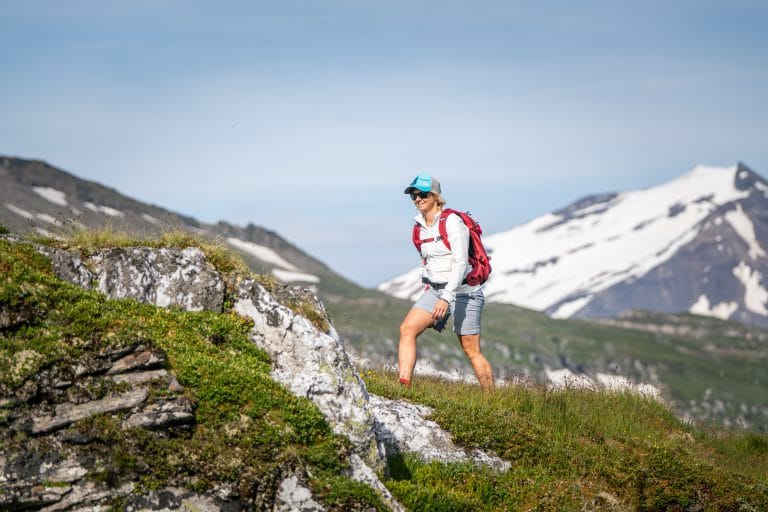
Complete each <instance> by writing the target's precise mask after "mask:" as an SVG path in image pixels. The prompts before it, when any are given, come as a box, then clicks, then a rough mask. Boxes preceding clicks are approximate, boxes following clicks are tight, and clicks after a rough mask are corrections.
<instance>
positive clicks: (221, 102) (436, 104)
mask: <svg viewBox="0 0 768 512" xmlns="http://www.w3.org/2000/svg"><path fill="white" fill-rule="evenodd" d="M767 26H768V3H766V2H763V1H739V0H735V1H707V0H701V1H669V0H668V1H664V2H661V1H645V2H620V1H590V0H587V1H584V2H566V1H552V2H546V1H512V0H509V1H493V2H489V1H474V2H455V1H441V2H423V1H407V2H406V1H383V0H381V1H379V0H376V1H365V0H354V1H353V0H349V1H323V0H315V1H291V0H287V1H274V2H258V1H228V0H224V1H216V2H213V1H209V2H201V1H186V2H182V1H176V0H152V1H144V0H134V1H114V0H102V1H84V0H70V1H67V0H59V1H55V0H50V1H37V0H25V1H7V0H0V62H2V72H1V73H0V112H1V114H0V154H4V155H14V156H21V157H25V158H37V159H43V160H46V161H48V162H49V163H51V164H52V165H55V166H57V167H60V168H63V169H65V170H67V171H70V172H72V173H74V174H76V175H78V176H80V177H83V178H86V179H91V180H95V181H99V182H101V183H104V184H106V185H108V186H110V187H113V188H116V189H118V190H119V191H121V192H123V193H125V194H127V195H129V196H131V197H134V198H137V199H140V200H143V201H147V202H151V203H155V204H158V205H161V206H164V207H166V208H169V209H171V210H174V211H177V212H180V213H184V214H188V215H192V216H194V217H196V218H198V219H199V220H202V221H205V222H216V221H218V220H220V219H225V220H228V221H231V222H235V223H238V224H245V223H248V222H253V223H255V224H258V225H262V226H265V227H267V228H269V229H272V230H275V231H277V232H278V233H280V234H281V235H283V236H284V237H286V238H287V239H288V240H290V241H292V242H293V243H295V244H297V245H298V246H300V247H301V248H303V249H304V250H306V251H308V252H309V253H310V254H312V255H313V256H315V257H317V258H319V259H320V260H322V261H324V262H325V263H327V264H328V265H330V266H331V268H333V269H334V270H336V271H337V272H339V273H341V274H342V275H345V276H346V277H349V278H351V279H353V280H354V281H356V282H358V283H361V284H364V285H368V286H372V285H375V284H376V283H378V282H379V281H381V280H384V279H386V278H389V277H392V276H394V275H396V274H398V273H400V272H403V271H405V270H407V269H409V268H411V267H412V266H414V265H416V264H417V263H418V261H417V258H416V255H415V251H414V250H413V248H412V246H411V245H410V225H411V221H410V219H411V217H412V215H413V214H414V213H415V212H414V210H413V207H412V205H411V204H410V203H409V202H408V201H407V200H406V199H405V196H404V195H403V194H402V189H403V188H404V187H405V185H406V184H407V183H408V182H409V181H410V180H411V179H412V177H413V176H414V175H415V174H417V173H419V172H431V173H433V174H434V175H435V176H436V177H438V178H439V179H440V180H441V182H442V183H443V191H444V195H445V197H446V198H447V199H448V204H449V206H452V207H454V208H461V209H464V210H469V211H471V212H472V213H473V215H474V216H475V217H476V218H477V219H478V220H479V221H480V222H481V224H482V225H483V227H484V228H485V231H486V233H495V232H499V231H503V230H507V229H510V228H512V227H513V226H515V225H517V224H520V223H523V222H525V221H527V220H530V219H532V218H534V217H536V216H538V215H541V214H543V213H546V212H548V211H551V210H554V209H557V208H560V207H563V206H566V205H567V204H569V203H571V202H572V201H574V200H576V199H578V198H580V197H582V196H584V195H588V194H592V193H600V192H611V191H622V190H631V189H636V188H644V187H648V186H652V185H656V184H658V183H661V182H664V181H667V180H669V179H673V178H675V177H677V176H678V175H680V174H683V173H684V172H687V171H688V170H690V169H691V168H692V167H693V166H694V165H696V164H699V163H703V164H708V165H731V164H734V163H736V162H737V161H743V162H745V163H747V164H748V165H750V166H751V167H752V168H753V169H754V170H756V171H757V172H759V173H761V174H763V175H764V176H765V175H768V93H766V91H768V30H766V29H765V27H767Z"/></svg>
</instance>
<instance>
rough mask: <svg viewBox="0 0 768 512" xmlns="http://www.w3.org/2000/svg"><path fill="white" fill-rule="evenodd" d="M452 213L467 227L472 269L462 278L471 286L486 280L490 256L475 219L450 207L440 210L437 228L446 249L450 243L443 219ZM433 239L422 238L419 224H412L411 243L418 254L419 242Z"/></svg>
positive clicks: (489, 271)
mask: <svg viewBox="0 0 768 512" xmlns="http://www.w3.org/2000/svg"><path fill="white" fill-rule="evenodd" d="M452 213H455V214H456V215H458V216H459V217H460V218H461V220H462V221H463V222H464V224H466V226H467V227H468V228H469V265H470V266H471V267H472V270H471V271H470V272H469V274H467V277H465V278H464V282H465V283H466V284H468V285H471V286H474V285H478V284H483V283H484V282H486V281H487V280H488V276H489V275H490V274H491V258H490V257H488V253H487V252H485V247H483V241H482V240H481V238H480V237H481V235H482V234H483V230H482V229H481V228H480V224H478V223H477V222H475V219H473V218H472V217H471V216H470V215H469V213H464V212H460V211H457V210H451V209H450V208H446V209H444V210H443V211H442V212H440V218H439V219H438V221H437V222H438V224H437V228H438V230H439V231H440V238H441V239H442V241H443V243H444V244H445V246H446V247H447V248H448V250H450V249H451V244H450V242H449V241H448V231H447V230H446V229H445V220H446V219H447V218H448V216H449V215H450V214H452ZM434 240H435V239H434V237H433V238H427V239H425V240H422V239H421V224H419V223H418V222H417V223H416V224H414V226H413V245H415V246H416V250H417V251H419V254H421V244H425V243H427V242H432V241H434Z"/></svg>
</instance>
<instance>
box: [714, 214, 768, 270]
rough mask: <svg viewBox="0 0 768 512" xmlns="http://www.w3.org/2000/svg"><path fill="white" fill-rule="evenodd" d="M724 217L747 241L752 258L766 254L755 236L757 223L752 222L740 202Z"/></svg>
mask: <svg viewBox="0 0 768 512" xmlns="http://www.w3.org/2000/svg"><path fill="white" fill-rule="evenodd" d="M724 217H725V220H726V221H727V222H728V223H729V224H730V225H731V226H733V229H734V230H736V233H738V234H739V236H740V237H741V238H742V239H743V240H744V242H746V243H747V246H748V247H749V257H750V258H752V259H753V260H754V259H755V258H757V257H758V256H765V251H764V250H763V248H762V247H761V246H760V242H758V240H757V236H755V225H754V224H752V221H751V220H750V219H749V217H747V214H746V213H744V210H743V209H742V208H741V205H740V204H738V203H737V204H736V209H735V210H731V211H729V212H727V213H726V214H725V215H724Z"/></svg>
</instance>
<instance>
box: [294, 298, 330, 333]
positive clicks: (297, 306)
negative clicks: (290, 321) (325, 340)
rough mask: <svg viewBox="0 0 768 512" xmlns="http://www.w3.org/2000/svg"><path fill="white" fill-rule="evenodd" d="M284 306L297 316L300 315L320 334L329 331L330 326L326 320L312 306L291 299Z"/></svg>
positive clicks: (305, 302)
mask: <svg viewBox="0 0 768 512" xmlns="http://www.w3.org/2000/svg"><path fill="white" fill-rule="evenodd" d="M286 306H287V307H288V309H290V310H291V311H293V312H294V313H296V314H297V315H301V316H303V317H304V318H306V319H307V320H309V321H310V322H311V323H312V325H314V326H315V328H316V329H317V330H319V331H320V332H325V333H327V332H328V331H330V330H331V324H330V323H329V322H328V318H326V316H325V315H324V314H323V313H321V312H320V311H318V310H317V308H316V307H315V305H314V304H312V303H310V302H307V301H300V300H295V299H293V300H289V301H288V302H287V304H286Z"/></svg>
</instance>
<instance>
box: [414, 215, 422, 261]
mask: <svg viewBox="0 0 768 512" xmlns="http://www.w3.org/2000/svg"><path fill="white" fill-rule="evenodd" d="M422 243H423V242H422V240H421V224H419V223H418V222H414V223H413V245H414V246H415V247H416V250H417V251H418V252H419V254H421V244H422Z"/></svg>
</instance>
